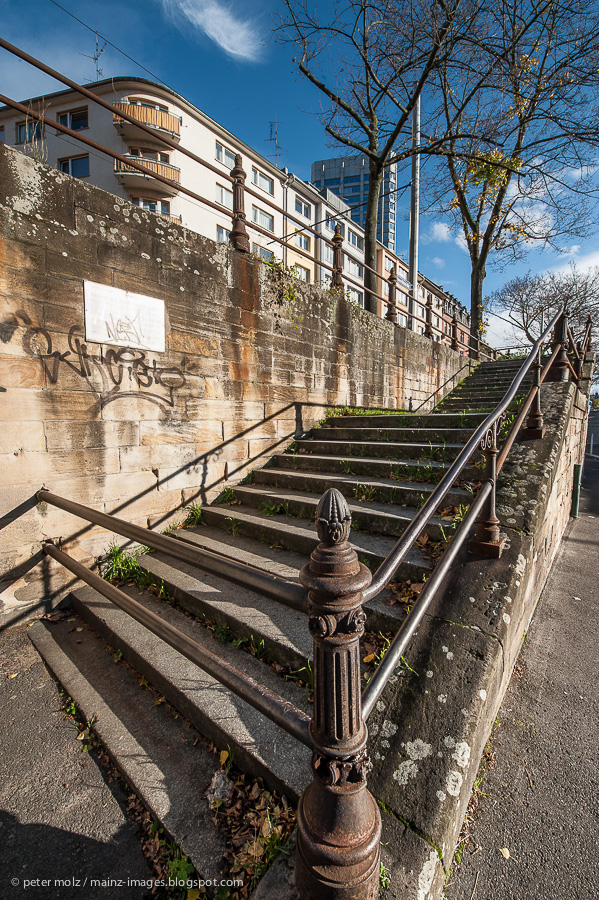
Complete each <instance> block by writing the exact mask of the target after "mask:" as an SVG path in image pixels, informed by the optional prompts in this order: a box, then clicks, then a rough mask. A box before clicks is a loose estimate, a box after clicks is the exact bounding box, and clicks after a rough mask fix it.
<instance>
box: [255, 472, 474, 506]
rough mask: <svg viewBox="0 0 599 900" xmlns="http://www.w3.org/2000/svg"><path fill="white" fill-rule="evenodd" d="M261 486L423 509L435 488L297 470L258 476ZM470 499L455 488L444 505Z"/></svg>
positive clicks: (256, 481) (380, 479)
mask: <svg viewBox="0 0 599 900" xmlns="http://www.w3.org/2000/svg"><path fill="white" fill-rule="evenodd" d="M254 475H255V483H256V484H257V485H263V484H265V485H271V486H273V487H275V488H289V489H290V490H292V491H309V492H310V493H314V494H318V495H319V497H320V496H322V494H324V492H325V491H326V490H328V489H329V488H336V489H337V490H338V491H341V493H342V494H343V495H344V496H345V497H347V498H350V497H353V498H355V499H356V500H368V501H370V500H376V501H378V502H380V503H398V504H400V505H401V506H416V507H420V506H422V503H423V500H424V499H427V498H428V496H429V494H431V493H432V492H433V490H434V489H435V485H433V484H431V483H430V482H426V481H420V482H416V481H413V482H408V481H393V480H391V479H390V478H380V477H377V476H372V475H371V476H364V477H363V478H358V477H357V476H356V475H349V474H338V475H332V474H331V473H330V472H326V473H324V472H302V471H299V470H295V469H279V468H269V469H260V470H259V471H257V472H255V473H254ZM469 500H470V494H469V493H468V491H465V490H463V489H462V488H452V490H450V492H449V493H448V494H447V496H446V498H445V500H444V501H443V506H447V505H448V504H451V505H453V506H459V504H460V503H467V502H468V501H469Z"/></svg>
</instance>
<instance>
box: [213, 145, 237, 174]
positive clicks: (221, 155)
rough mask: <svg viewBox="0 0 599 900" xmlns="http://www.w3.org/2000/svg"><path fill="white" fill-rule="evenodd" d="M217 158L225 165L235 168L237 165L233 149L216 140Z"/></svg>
mask: <svg viewBox="0 0 599 900" xmlns="http://www.w3.org/2000/svg"><path fill="white" fill-rule="evenodd" d="M216 158H217V160H218V161H219V162H220V163H222V164H223V165H224V166H227V168H229V169H233V168H234V167H235V154H234V153H233V151H232V150H229V149H227V147H223V145H222V144H219V142H218V141H217V142H216Z"/></svg>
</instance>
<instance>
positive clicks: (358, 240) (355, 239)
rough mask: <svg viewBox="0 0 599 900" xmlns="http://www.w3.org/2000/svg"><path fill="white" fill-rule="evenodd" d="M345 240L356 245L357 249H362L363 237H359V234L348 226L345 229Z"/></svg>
mask: <svg viewBox="0 0 599 900" xmlns="http://www.w3.org/2000/svg"><path fill="white" fill-rule="evenodd" d="M347 240H348V241H349V243H350V244H351V245H352V246H353V247H357V248H358V250H363V249H364V238H362V237H360V235H359V234H355V232H353V231H352V230H351V229H350V228H348V229H347Z"/></svg>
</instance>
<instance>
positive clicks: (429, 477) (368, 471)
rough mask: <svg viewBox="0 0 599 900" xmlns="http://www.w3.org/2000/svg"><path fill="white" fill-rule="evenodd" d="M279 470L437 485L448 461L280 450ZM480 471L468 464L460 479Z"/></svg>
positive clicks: (473, 476)
mask: <svg viewBox="0 0 599 900" xmlns="http://www.w3.org/2000/svg"><path fill="white" fill-rule="evenodd" d="M274 461H275V463H276V467H277V468H279V469H293V470H295V471H298V470H299V471H306V472H330V473H332V474H336V473H338V472H343V473H345V474H348V475H376V476H379V477H381V478H391V479H392V480H395V479H397V480H399V481H405V480H411V479H415V480H417V481H426V482H428V483H430V484H437V482H439V481H440V480H441V478H442V477H443V475H444V474H445V472H446V471H447V469H448V468H449V465H450V463H449V462H436V461H435V460H418V459H377V458H376V457H360V456H353V457H344V456H321V455H319V454H317V453H281V454H280V455H279V456H275V457H274ZM477 475H478V476H480V471H479V470H477V469H475V468H473V467H468V468H467V469H465V470H464V471H463V474H462V476H461V477H462V478H465V479H466V480H475V479H476V476H477Z"/></svg>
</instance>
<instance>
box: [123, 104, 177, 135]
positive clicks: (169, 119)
mask: <svg viewBox="0 0 599 900" xmlns="http://www.w3.org/2000/svg"><path fill="white" fill-rule="evenodd" d="M113 106H114V107H116V109H118V110H121V112H124V113H127V115H129V116H132V117H133V118H134V119H137V120H138V121H139V122H141V123H142V124H143V125H147V126H148V127H149V128H152V129H155V130H156V141H157V143H159V142H160V134H161V133H162V134H166V135H167V136H168V137H170V138H172V140H174V141H179V140H181V120H180V118H179V117H178V116H172V115H171V114H170V113H167V112H164V110H162V109H152V108H151V107H149V106H139V105H138V104H137V103H124V102H119V103H113ZM113 124H114V127H115V128H116V130H117V131H118V133H119V134H120V135H121V137H122V138H123V139H124V140H125V141H140V140H143V141H144V142H147V141H148V140H151V138H150V136H149V135H148V133H147V132H145V131H142V130H141V128H138V127H137V126H136V125H135V124H134V123H133V122H126V121H125V119H122V118H121V117H120V116H119V115H118V114H117V113H115V114H114V115H113Z"/></svg>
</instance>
